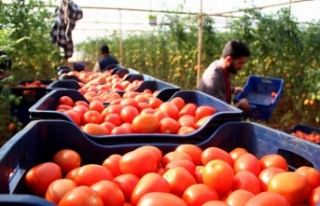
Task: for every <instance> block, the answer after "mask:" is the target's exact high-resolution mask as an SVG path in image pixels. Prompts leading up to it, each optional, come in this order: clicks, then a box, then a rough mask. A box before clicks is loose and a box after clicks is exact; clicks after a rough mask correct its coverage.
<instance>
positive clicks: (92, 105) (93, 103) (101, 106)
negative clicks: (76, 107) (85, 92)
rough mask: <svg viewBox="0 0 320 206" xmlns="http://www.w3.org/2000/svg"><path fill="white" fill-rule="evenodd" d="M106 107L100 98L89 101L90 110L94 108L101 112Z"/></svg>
mask: <svg viewBox="0 0 320 206" xmlns="http://www.w3.org/2000/svg"><path fill="white" fill-rule="evenodd" d="M104 108H105V107H104V104H103V103H102V102H101V101H99V100H92V101H91V102H90V103H89V110H94V111H97V112H99V113H101V112H102V110H104Z"/></svg>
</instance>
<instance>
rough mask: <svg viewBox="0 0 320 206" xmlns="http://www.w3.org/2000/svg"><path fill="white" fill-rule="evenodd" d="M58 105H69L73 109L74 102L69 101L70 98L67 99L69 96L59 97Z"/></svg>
mask: <svg viewBox="0 0 320 206" xmlns="http://www.w3.org/2000/svg"><path fill="white" fill-rule="evenodd" d="M59 104H65V105H69V106H71V107H73V105H74V101H73V99H71V97H69V96H61V97H60V98H59V99H58V105H59Z"/></svg>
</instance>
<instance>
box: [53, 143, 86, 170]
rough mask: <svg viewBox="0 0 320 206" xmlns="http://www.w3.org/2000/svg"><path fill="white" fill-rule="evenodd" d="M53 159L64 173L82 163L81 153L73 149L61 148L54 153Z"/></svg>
mask: <svg viewBox="0 0 320 206" xmlns="http://www.w3.org/2000/svg"><path fill="white" fill-rule="evenodd" d="M52 161H53V162H54V163H56V164H57V165H59V166H60V168H61V171H62V173H63V174H67V173H68V172H70V171H71V170H73V169H75V168H77V167H80V165H81V157H80V155H79V153H78V152H76V151H74V150H71V149H63V150H59V151H58V152H56V153H55V154H54V156H53V159H52Z"/></svg>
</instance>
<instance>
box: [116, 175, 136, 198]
mask: <svg viewBox="0 0 320 206" xmlns="http://www.w3.org/2000/svg"><path fill="white" fill-rule="evenodd" d="M113 182H115V183H116V184H117V185H118V186H119V188H120V189H121V191H122V192H123V194H124V197H125V200H126V202H130V201H131V195H132V192H133V190H134V188H135V187H136V185H137V184H138V182H139V177H138V176H136V175H134V174H130V173H126V174H122V175H119V176H117V177H115V178H114V179H113Z"/></svg>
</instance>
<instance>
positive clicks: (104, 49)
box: [94, 45, 119, 72]
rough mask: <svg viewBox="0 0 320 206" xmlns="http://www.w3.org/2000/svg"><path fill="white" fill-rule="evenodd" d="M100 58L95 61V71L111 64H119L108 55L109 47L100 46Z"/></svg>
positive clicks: (102, 69)
mask: <svg viewBox="0 0 320 206" xmlns="http://www.w3.org/2000/svg"><path fill="white" fill-rule="evenodd" d="M100 52H101V55H102V58H101V59H100V60H99V62H97V63H96V65H95V67H94V71H95V72H99V71H104V70H105V68H106V67H107V66H109V65H111V64H119V62H118V60H117V59H116V58H114V57H113V56H111V55H110V51H109V47H108V46H107V45H103V46H102V47H101V48H100Z"/></svg>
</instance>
